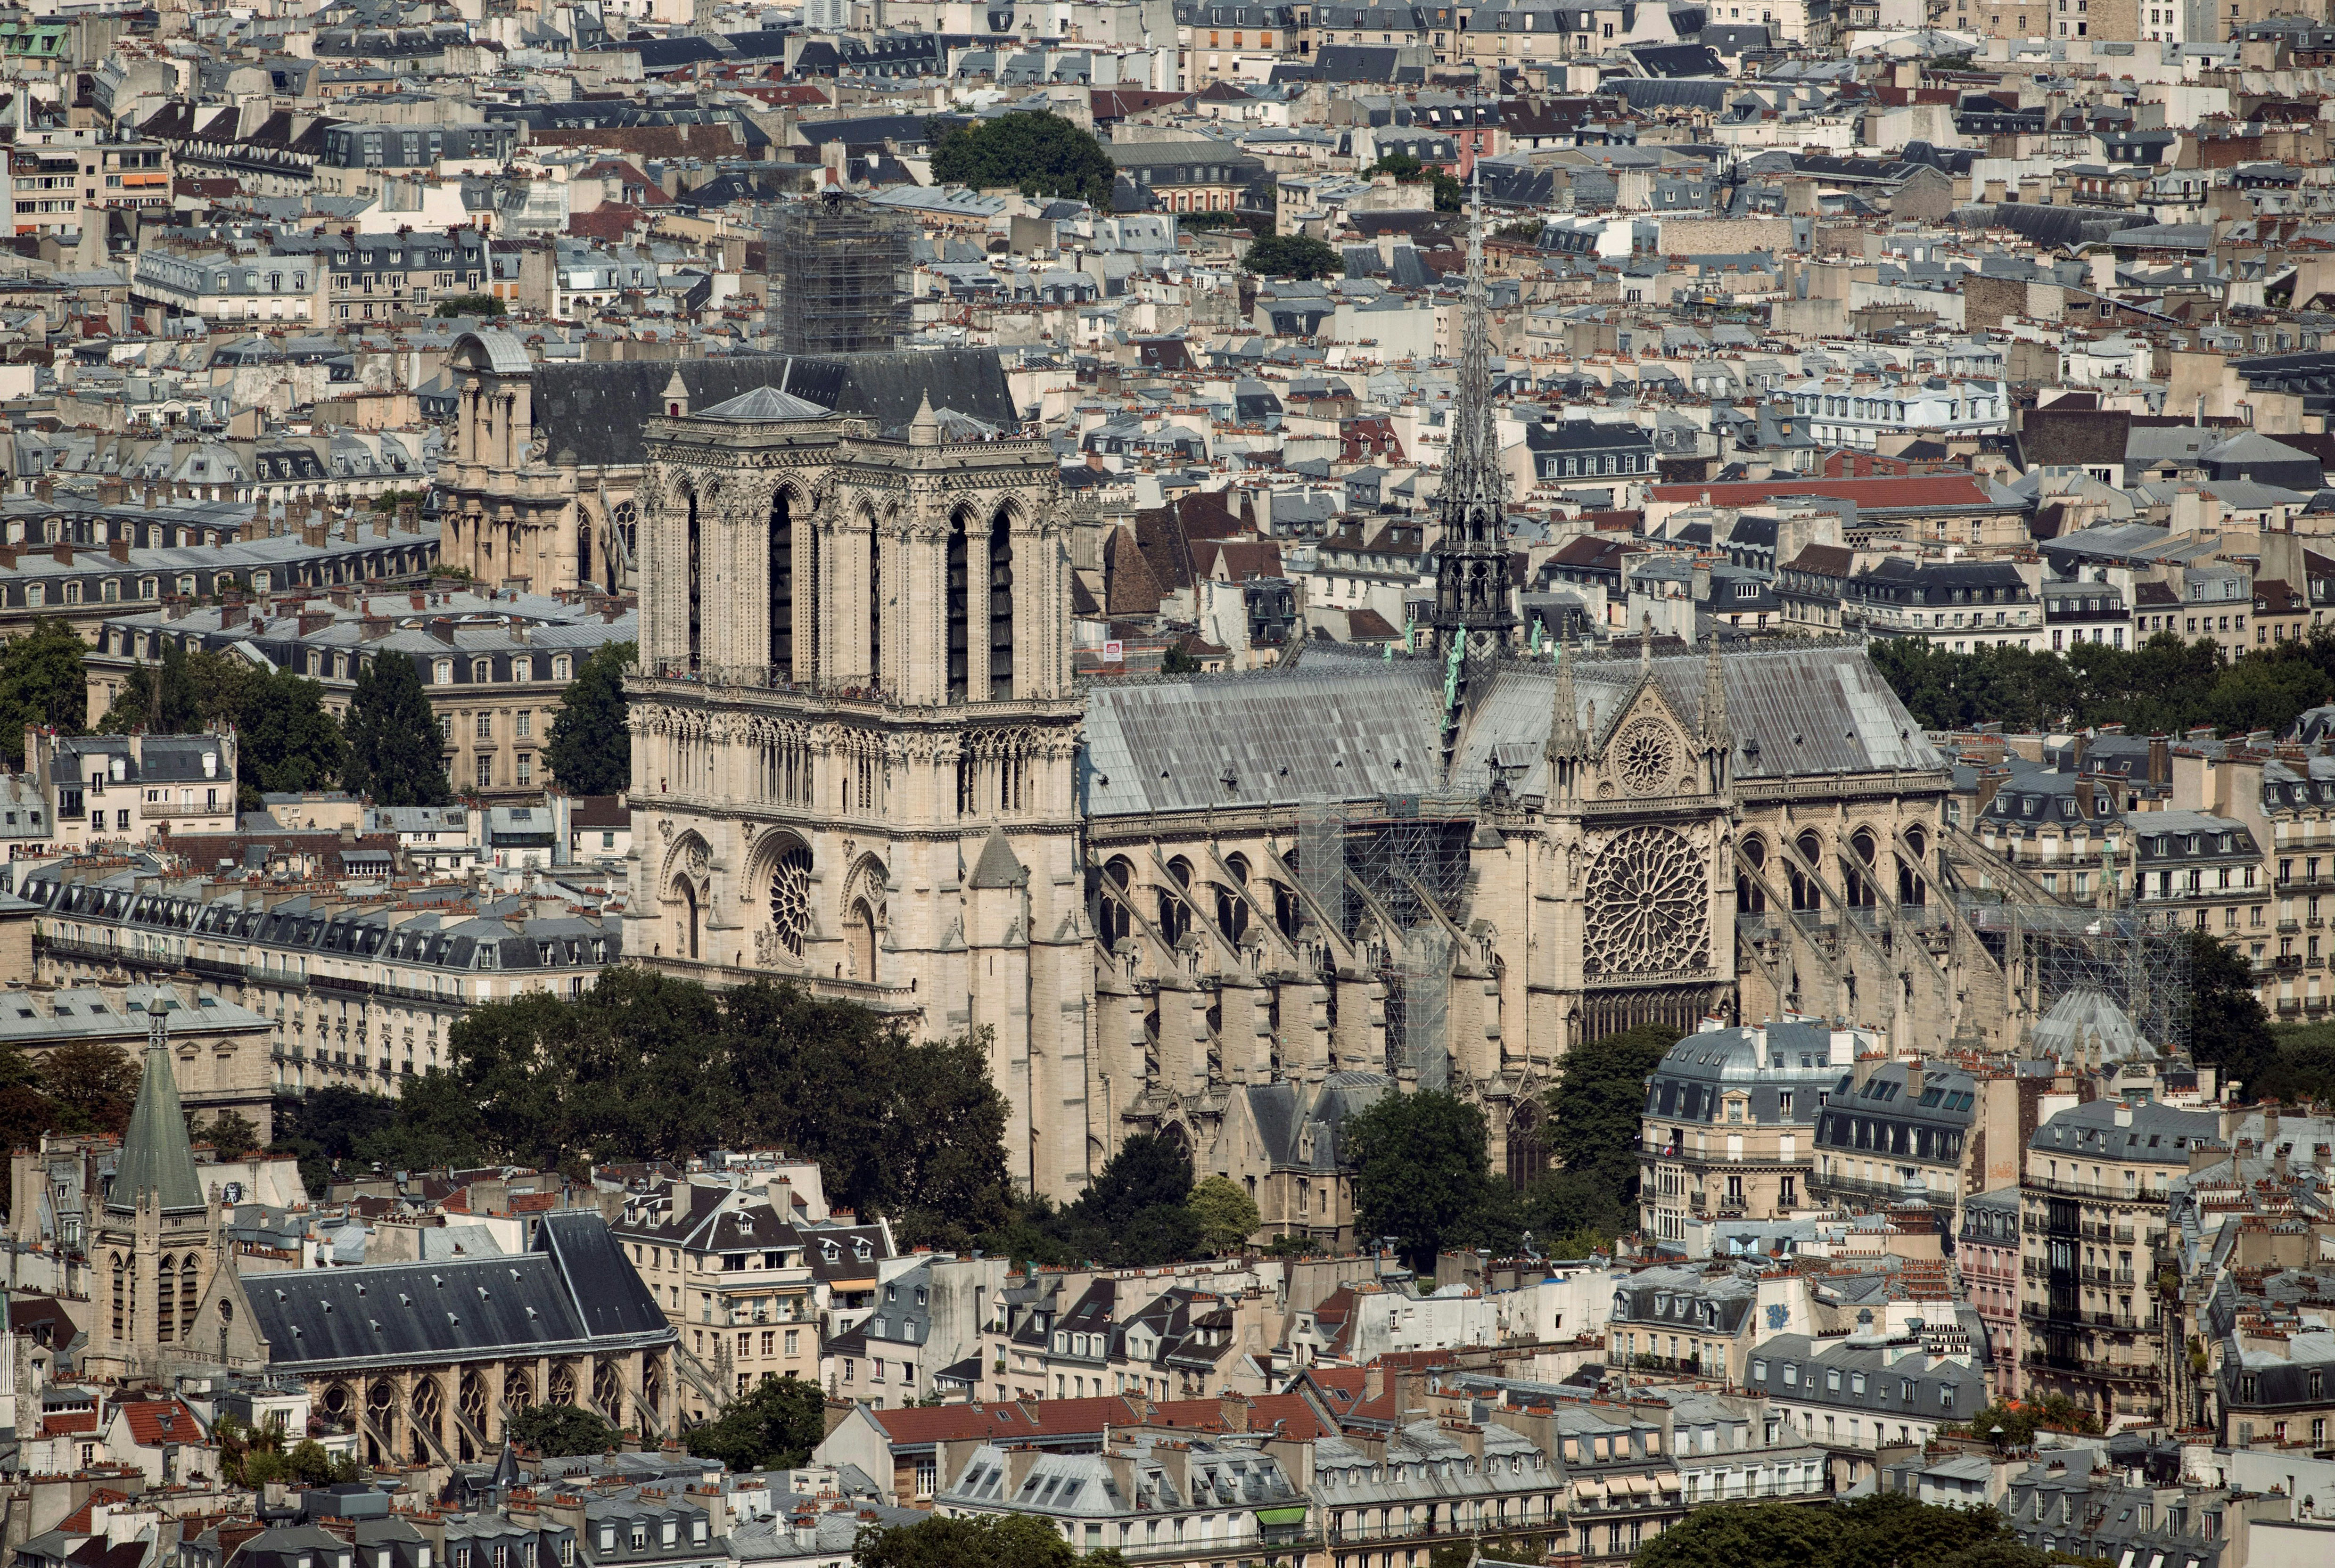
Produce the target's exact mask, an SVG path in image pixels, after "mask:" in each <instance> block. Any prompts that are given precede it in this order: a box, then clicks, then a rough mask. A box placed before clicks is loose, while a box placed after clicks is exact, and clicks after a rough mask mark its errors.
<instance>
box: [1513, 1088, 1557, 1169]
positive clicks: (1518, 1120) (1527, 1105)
mask: <svg viewBox="0 0 2335 1568" xmlns="http://www.w3.org/2000/svg"><path fill="white" fill-rule="evenodd" d="M1507 1141H1508V1182H1509V1184H1510V1185H1511V1186H1515V1187H1516V1188H1517V1189H1518V1190H1519V1191H1521V1190H1523V1189H1524V1188H1526V1187H1528V1186H1531V1185H1532V1184H1533V1182H1534V1181H1535V1180H1536V1178H1537V1177H1538V1176H1540V1174H1541V1173H1542V1172H1543V1171H1545V1170H1546V1169H1547V1168H1548V1147H1547V1146H1546V1145H1545V1143H1543V1142H1542V1140H1541V1117H1540V1108H1539V1107H1538V1106H1536V1105H1535V1104H1534V1103H1533V1102H1532V1101H1531V1100H1528V1099H1525V1100H1518V1101H1517V1102H1516V1107H1515V1108H1514V1109H1512V1110H1511V1111H1509V1113H1508V1140H1507Z"/></svg>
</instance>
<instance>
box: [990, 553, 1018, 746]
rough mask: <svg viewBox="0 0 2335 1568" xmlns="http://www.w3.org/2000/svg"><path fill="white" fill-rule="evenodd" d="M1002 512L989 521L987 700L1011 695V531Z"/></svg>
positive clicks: (1004, 699) (999, 700) (1004, 698)
mask: <svg viewBox="0 0 2335 1568" xmlns="http://www.w3.org/2000/svg"><path fill="white" fill-rule="evenodd" d="M1012 522H1013V519H1012V515H1011V514H1010V513H1008V512H1007V511H1006V510H1005V508H1003V507H1000V508H998V509H997V515H996V516H995V517H993V518H991V519H990V521H989V697H990V701H992V702H1005V701H1007V700H1008V699H1010V698H1011V697H1012V695H1013V531H1012Z"/></svg>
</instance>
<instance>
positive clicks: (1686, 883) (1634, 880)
mask: <svg viewBox="0 0 2335 1568" xmlns="http://www.w3.org/2000/svg"><path fill="white" fill-rule="evenodd" d="M1706 883H1707V878H1706V876H1705V875H1704V867H1703V863H1702V857H1701V856H1700V854H1698V853H1697V852H1696V850H1695V847H1694V846H1692V845H1691V844H1689V843H1688V842H1687V841H1686V840H1685V839H1684V838H1682V837H1680V836H1679V835H1678V834H1676V833H1673V832H1671V830H1670V829H1669V828H1631V829H1629V830H1628V831H1627V832H1625V833H1623V834H1622V835H1621V836H1620V837H1617V838H1615V839H1614V840H1613V842H1612V843H1610V844H1608V845H1606V846H1605V847H1604V849H1603V850H1602V851H1601V852H1600V853H1599V854H1598V857H1597V860H1596V864H1595V865H1594V866H1591V867H1590V872H1589V895H1588V901H1587V908H1586V909H1585V910H1584V915H1585V916H1586V922H1585V923H1586V925H1587V931H1586V934H1585V935H1586V940H1585V941H1584V944H1583V962H1582V969H1583V973H1586V974H1590V975H1614V974H1659V973H1672V972H1676V971H1679V970H1700V969H1705V968H1708V967H1709V966H1710V890H1709V888H1708V886H1706Z"/></svg>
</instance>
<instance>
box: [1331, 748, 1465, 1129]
mask: <svg viewBox="0 0 2335 1568" xmlns="http://www.w3.org/2000/svg"><path fill="white" fill-rule="evenodd" d="M1477 808H1478V801H1477V799H1476V798H1475V797H1474V796H1472V795H1463V794H1450V795H1390V796H1385V797H1383V798H1381V799H1377V800H1361V801H1345V800H1323V801H1313V802H1309V803H1307V804H1306V805H1304V806H1303V807H1301V808H1299V811H1298V816H1297V857H1296V859H1297V864H1296V866H1294V867H1293V869H1294V870H1295V872H1296V874H1297V880H1298V884H1299V886H1301V887H1302V888H1303V891H1304V894H1305V896H1306V898H1307V899H1308V900H1309V901H1310V902H1311V903H1312V905H1313V907H1314V908H1315V909H1317V910H1319V911H1320V912H1321V913H1322V915H1323V916H1324V917H1325V918H1327V919H1328V920H1330V921H1331V922H1332V924H1334V925H1335V926H1336V927H1337V931H1338V934H1339V935H1340V936H1341V937H1342V938H1343V939H1344V940H1345V941H1346V942H1347V943H1348V944H1351V945H1352V947H1353V949H1354V950H1355V952H1356V953H1357V955H1358V957H1359V959H1360V963H1361V968H1362V970H1363V972H1364V973H1367V974H1369V975H1370V977H1371V979H1372V980H1374V981H1376V982H1378V984H1379V987H1380V991H1381V1008H1382V1010H1383V1011H1382V1013H1381V1018H1382V1020H1383V1024H1384V1030H1385V1034H1384V1039H1385V1042H1386V1054H1385V1061H1384V1070H1385V1071H1386V1072H1387V1073H1388V1074H1390V1076H1395V1077H1400V1078H1407V1079H1412V1080H1414V1081H1415V1082H1416V1083H1417V1084H1418V1086H1419V1088H1421V1089H1448V1088H1449V1087H1450V1083H1451V1052H1450V1042H1449V1040H1448V1031H1447V1018H1448V1007H1449V1000H1450V990H1451V984H1450V982H1451V966H1452V960H1453V954H1454V949H1455V946H1456V944H1455V942H1454V941H1453V933H1454V932H1455V931H1457V930H1458V929H1460V926H1461V923H1462V921H1463V920H1464V918H1465V915H1466V906H1467V895H1468V841H1469V839H1470V838H1471V837H1473V835H1474V832H1475V827H1476V813H1477Z"/></svg>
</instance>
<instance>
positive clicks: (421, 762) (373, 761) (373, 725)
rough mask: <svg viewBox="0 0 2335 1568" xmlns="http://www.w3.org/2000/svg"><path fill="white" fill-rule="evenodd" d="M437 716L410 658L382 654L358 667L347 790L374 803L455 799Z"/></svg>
mask: <svg viewBox="0 0 2335 1568" xmlns="http://www.w3.org/2000/svg"><path fill="white" fill-rule="evenodd" d="M441 740H442V737H441V733H440V731H439V729H438V719H437V715H436V714H434V713H432V712H431V711H430V699H429V698H428V697H427V696H425V695H424V694H423V693H422V690H421V675H420V674H419V673H416V671H415V670H414V668H413V661H412V659H410V658H407V657H406V656H405V655H404V654H402V653H383V654H382V655H381V656H380V657H378V658H375V659H373V660H371V661H369V662H367V663H362V664H360V665H359V666H358V668H357V679H356V689H355V690H354V692H351V693H350V696H349V719H348V744H349V753H348V761H347V763H346V765H345V769H344V778H345V780H346V782H347V786H348V788H349V789H351V790H352V791H354V792H356V793H361V794H366V795H370V796H372V797H373V804H374V805H376V806H442V805H444V804H445V803H446V802H447V801H449V800H451V799H453V796H454V792H453V790H452V789H451V788H450V787H449V786H448V784H447V782H446V763H445V760H444V756H443V753H442V751H441Z"/></svg>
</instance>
